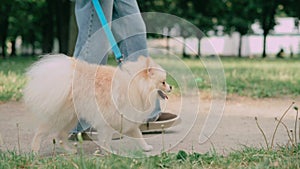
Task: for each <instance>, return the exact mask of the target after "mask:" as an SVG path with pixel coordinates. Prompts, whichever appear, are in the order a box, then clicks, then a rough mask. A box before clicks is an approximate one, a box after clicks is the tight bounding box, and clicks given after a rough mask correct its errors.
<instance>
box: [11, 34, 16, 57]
mask: <svg viewBox="0 0 300 169" xmlns="http://www.w3.org/2000/svg"><path fill="white" fill-rule="evenodd" d="M16 55H17V54H16V39H15V38H14V39H13V40H12V41H11V54H10V56H16Z"/></svg>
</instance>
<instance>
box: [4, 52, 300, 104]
mask: <svg viewBox="0 0 300 169" xmlns="http://www.w3.org/2000/svg"><path fill="white" fill-rule="evenodd" d="M36 60H37V59H36V58H33V57H16V58H10V59H6V60H0V102H1V101H2V102H5V101H10V100H19V99H20V98H21V97H22V88H23V86H24V84H25V83H26V78H25V77H24V73H25V70H26V69H27V68H28V67H29V65H31V64H32V63H33V62H34V61H36ZM158 62H162V63H163V62H165V64H166V65H167V64H168V63H169V62H168V60H167V59H163V60H158ZM108 63H109V64H114V65H116V64H115V61H114V60H113V59H109V61H108ZM184 63H185V64H186V65H187V66H188V67H189V68H190V69H191V71H192V72H193V75H194V78H195V80H196V81H197V87H198V88H199V89H200V90H201V91H210V88H211V82H210V78H209V76H208V74H207V70H206V69H205V67H204V66H203V65H202V63H201V62H200V61H198V60H184ZM222 64H223V66H224V70H225V76H226V83H227V86H226V87H227V92H228V93H229V94H237V95H240V96H248V97H255V98H264V97H280V96H299V95H300V69H299V68H300V59H297V58H296V59H237V58H222ZM170 66H172V67H173V69H178V71H180V69H181V66H176V65H170ZM175 80H176V79H173V78H172V77H171V76H170V78H169V83H171V84H172V85H174V86H177V83H176V81H175ZM190 83H194V82H190Z"/></svg>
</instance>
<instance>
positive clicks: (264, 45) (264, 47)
mask: <svg viewBox="0 0 300 169" xmlns="http://www.w3.org/2000/svg"><path fill="white" fill-rule="evenodd" d="M263 38H264V41H263V53H262V57H263V58H265V57H267V54H266V43H267V33H264V37H263Z"/></svg>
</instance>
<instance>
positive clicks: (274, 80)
mask: <svg viewBox="0 0 300 169" xmlns="http://www.w3.org/2000/svg"><path fill="white" fill-rule="evenodd" d="M185 63H186V64H187V65H189V67H190V68H191V70H192V72H193V73H194V75H195V76H196V78H197V77H200V78H201V79H202V80H201V81H200V82H198V87H199V89H200V90H204V91H207V90H208V91H209V90H210V86H211V82H210V78H209V76H208V74H207V72H206V69H205V68H204V66H203V65H201V64H200V63H199V62H195V61H191V60H186V61H185ZM222 63H223V67H224V71H225V77H226V88H227V92H228V93H229V94H237V95H240V96H248V97H255V98H264V97H280V96H299V95H300V59H237V58H222Z"/></svg>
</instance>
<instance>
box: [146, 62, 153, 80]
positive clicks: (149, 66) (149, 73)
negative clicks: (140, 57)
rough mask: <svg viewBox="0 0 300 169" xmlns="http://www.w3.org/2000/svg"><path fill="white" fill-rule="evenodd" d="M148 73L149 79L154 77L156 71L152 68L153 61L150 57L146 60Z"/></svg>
mask: <svg viewBox="0 0 300 169" xmlns="http://www.w3.org/2000/svg"><path fill="white" fill-rule="evenodd" d="M146 73H147V76H148V77H152V76H153V75H154V70H153V68H151V59H150V57H147V58H146Z"/></svg>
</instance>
